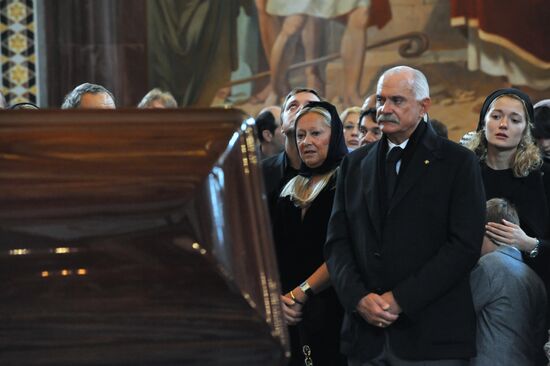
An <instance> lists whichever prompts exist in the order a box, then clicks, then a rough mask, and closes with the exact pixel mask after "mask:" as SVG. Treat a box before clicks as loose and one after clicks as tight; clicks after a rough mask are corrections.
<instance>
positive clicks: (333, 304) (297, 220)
mask: <svg viewBox="0 0 550 366" xmlns="http://www.w3.org/2000/svg"><path fill="white" fill-rule="evenodd" d="M295 129H296V132H295V133H296V145H297V147H298V151H299V153H300V157H301V159H302V165H301V167H300V172H299V175H298V176H297V177H295V178H294V179H292V180H291V181H289V182H288V183H287V184H286V186H285V187H284V188H283V190H282V191H281V194H280V196H279V200H278V202H277V206H276V209H275V215H274V218H273V233H274V237H275V244H276V247H277V257H278V263H279V272H280V275H281V283H282V288H283V291H284V293H285V295H284V296H283V310H284V313H285V318H286V320H287V323H288V324H289V325H290V328H289V331H290V338H291V351H292V359H291V362H290V363H289V365H303V364H304V360H305V359H306V358H307V357H308V356H309V358H312V359H313V362H314V364H315V365H331V366H333V365H340V364H341V365H345V359H344V358H343V356H342V355H341V354H340V352H339V333H340V326H341V322H342V316H343V310H342V308H341V306H340V304H339V302H338V299H337V297H336V293H335V292H334V290H332V289H331V288H330V289H329V287H330V278H329V274H328V271H327V267H326V265H325V263H324V258H323V246H324V243H325V239H326V230H327V224H328V220H329V217H330V213H331V211H332V203H333V200H334V193H335V183H336V174H337V172H338V166H339V164H340V161H341V160H342V159H343V158H344V156H345V155H346V153H347V151H348V150H347V147H346V144H345V140H344V135H343V127H342V122H341V121H340V118H339V117H338V113H337V111H336V108H334V106H333V105H331V104H330V103H327V102H311V103H308V104H307V105H305V106H304V108H303V109H302V110H301V111H300V112H299V113H298V114H297V116H296V124H295ZM305 346H308V347H307V348H304V347H305ZM308 350H309V352H308ZM308 353H309V355H308Z"/></svg>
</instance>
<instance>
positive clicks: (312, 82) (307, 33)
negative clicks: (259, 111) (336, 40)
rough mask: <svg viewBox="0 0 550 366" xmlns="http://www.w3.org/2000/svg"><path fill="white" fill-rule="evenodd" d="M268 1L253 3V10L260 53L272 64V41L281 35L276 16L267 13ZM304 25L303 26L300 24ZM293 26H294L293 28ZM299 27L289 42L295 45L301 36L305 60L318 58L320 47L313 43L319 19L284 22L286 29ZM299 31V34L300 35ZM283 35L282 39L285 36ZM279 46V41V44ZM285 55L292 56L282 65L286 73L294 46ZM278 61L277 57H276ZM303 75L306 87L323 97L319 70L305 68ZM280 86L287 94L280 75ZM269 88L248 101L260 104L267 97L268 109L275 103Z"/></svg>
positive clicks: (286, 85)
mask: <svg viewBox="0 0 550 366" xmlns="http://www.w3.org/2000/svg"><path fill="white" fill-rule="evenodd" d="M269 1H270V0H256V8H257V9H258V21H259V27H260V36H261V40H262V45H263V49H264V52H265V56H266V59H267V60H268V62H270V60H271V55H272V51H273V46H274V44H275V41H276V40H277V39H278V37H279V35H281V19H280V17H279V16H277V15H272V14H269V13H268V12H267V4H268V2H269ZM301 22H303V24H302V23H301ZM295 23H296V24H295ZM295 25H298V26H299V28H300V29H296V36H295V37H291V38H290V39H288V41H289V42H293V43H297V42H298V38H300V37H299V36H300V35H301V39H302V44H303V47H304V53H305V55H304V56H305V59H306V61H307V60H313V59H315V58H317V57H319V44H318V42H316V37H317V34H318V33H319V31H320V26H321V19H319V18H315V17H310V16H306V15H303V16H301V17H299V19H298V18H292V19H289V20H288V21H287V24H286V27H287V29H288V28H289V27H293V26H295ZM300 30H301V31H300ZM285 34H286V32H285V33H283V35H285ZM279 42H281V40H280V41H279ZM287 49H288V51H289V52H290V53H292V54H288V55H286V57H284V59H283V60H282V62H287V63H288V64H286V65H284V66H283V68H284V69H285V70H286V69H288V67H289V65H290V62H291V61H292V59H293V57H294V50H295V44H294V46H292V47H290V46H289V47H287ZM277 57H278V58H280V56H277ZM305 74H306V85H307V87H308V88H311V89H315V90H317V91H318V92H319V93H321V94H323V91H324V90H323V89H324V83H323V81H322V79H321V76H320V72H319V67H318V66H317V65H312V66H308V67H306V68H305ZM281 84H283V89H284V90H285V93H286V91H287V90H290V85H289V83H288V80H287V78H286V75H282V80H281ZM271 91H272V85H271V83H270V84H269V85H267V86H266V87H265V88H264V89H263V90H262V91H261V92H260V93H258V94H257V95H256V96H254V98H253V99H252V100H251V101H252V102H263V101H265V100H266V99H267V98H268V97H270V99H269V100H267V102H266V104H267V105H269V104H270V103H271V102H273V103H278V100H277V98H276V97H275V94H273V93H271Z"/></svg>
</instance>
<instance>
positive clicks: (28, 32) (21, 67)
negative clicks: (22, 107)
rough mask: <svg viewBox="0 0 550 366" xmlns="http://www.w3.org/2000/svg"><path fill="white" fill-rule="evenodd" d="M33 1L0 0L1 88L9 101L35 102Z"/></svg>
mask: <svg viewBox="0 0 550 366" xmlns="http://www.w3.org/2000/svg"><path fill="white" fill-rule="evenodd" d="M35 29H36V22H35V12H34V6H33V0H0V46H1V49H0V61H1V62H0V64H1V66H2V83H1V91H2V94H4V96H5V97H6V100H7V101H8V103H9V104H15V103H19V102H32V103H37V100H38V82H37V75H36V74H37V52H36V47H35V46H36V42H35V35H36V32H35Z"/></svg>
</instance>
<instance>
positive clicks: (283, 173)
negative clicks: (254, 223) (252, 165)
mask: <svg viewBox="0 0 550 366" xmlns="http://www.w3.org/2000/svg"><path fill="white" fill-rule="evenodd" d="M261 165H262V174H263V178H264V186H265V193H266V197H267V203H268V206H269V214H270V216H271V218H272V219H273V215H274V210H275V206H276V204H277V200H278V199H279V193H281V190H282V189H283V187H284V186H285V185H286V184H287V183H288V182H289V181H290V180H291V179H292V178H294V177H295V176H296V175H298V171H297V170H296V169H294V168H292V167H291V166H290V162H289V159H288V156H287V155H286V152H285V151H284V150H283V151H281V152H280V153H279V154H277V155H273V156H270V157H269V158H266V159H264V160H262V162H261Z"/></svg>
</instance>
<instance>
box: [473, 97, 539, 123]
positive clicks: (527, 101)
mask: <svg viewBox="0 0 550 366" xmlns="http://www.w3.org/2000/svg"><path fill="white" fill-rule="evenodd" d="M505 94H512V95H515V96H516V97H518V98H520V99H521V100H523V104H524V105H525V108H526V109H527V114H528V115H529V122H531V123H533V122H534V121H535V112H534V110H533V103H532V102H531V98H529V96H528V95H527V94H525V93H524V92H522V91H521V90H518V89H514V88H504V89H497V90H495V91H494V92H492V93H491V94H489V96H488V97H487V98H486V99H485V102H483V107H482V108H481V113H480V114H479V122H478V124H477V131H480V130H482V129H483V127H484V126H485V115H486V114H487V112H488V111H489V107H490V106H491V103H493V101H494V100H495V99H497V98H498V97H500V96H502V95H505Z"/></svg>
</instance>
